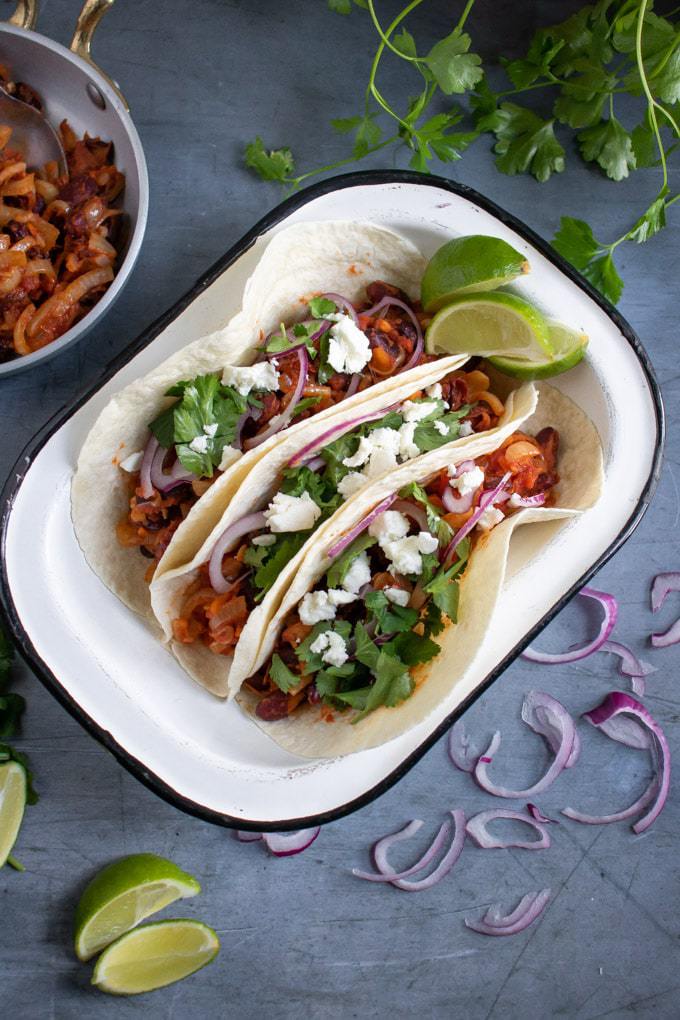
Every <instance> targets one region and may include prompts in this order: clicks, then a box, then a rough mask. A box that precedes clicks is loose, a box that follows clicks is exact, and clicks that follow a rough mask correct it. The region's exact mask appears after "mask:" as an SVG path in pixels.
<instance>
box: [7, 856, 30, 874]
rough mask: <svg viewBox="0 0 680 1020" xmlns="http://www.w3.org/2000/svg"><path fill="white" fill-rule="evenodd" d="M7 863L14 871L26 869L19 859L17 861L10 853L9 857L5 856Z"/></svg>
mask: <svg viewBox="0 0 680 1020" xmlns="http://www.w3.org/2000/svg"><path fill="white" fill-rule="evenodd" d="M7 863H8V864H9V866H10V868H14V870H15V871H25V870H26V868H25V867H24V865H23V864H22V863H21V861H18V860H17V859H16V857H14V856H12V854H10V855H9V857H8V858H7Z"/></svg>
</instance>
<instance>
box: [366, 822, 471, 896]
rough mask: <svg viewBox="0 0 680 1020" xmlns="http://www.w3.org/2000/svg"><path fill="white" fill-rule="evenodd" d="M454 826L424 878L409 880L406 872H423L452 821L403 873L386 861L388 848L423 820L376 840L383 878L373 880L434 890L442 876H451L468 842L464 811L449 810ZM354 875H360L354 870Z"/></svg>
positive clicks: (407, 888) (407, 889) (406, 888)
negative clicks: (433, 867)
mask: <svg viewBox="0 0 680 1020" xmlns="http://www.w3.org/2000/svg"><path fill="white" fill-rule="evenodd" d="M449 813H450V815H451V817H452V819H453V825H454V833H453V838H452V840H451V845H450V846H449V848H448V850H447V851H446V853H445V854H444V856H443V857H442V859H441V860H440V862H439V864H438V865H437V867H436V868H435V869H434V871H432V872H431V873H430V874H429V875H427V876H426V877H425V878H420V879H416V880H414V881H412V882H411V881H406V877H405V876H406V875H411V874H414V873H415V872H416V871H422V870H423V869H424V868H425V867H427V865H428V864H430V863H431V862H432V860H433V859H434V857H435V856H436V853H437V852H438V850H439V849H440V848H441V846H442V844H443V843H444V841H445V839H446V837H447V836H448V835H449V833H450V831H451V823H450V822H449V821H446V822H444V824H443V825H442V826H441V828H440V829H439V832H438V833H437V835H436V836H435V839H434V841H433V843H432V845H431V846H430V847H429V848H428V850H426V851H425V854H423V856H422V857H421V858H420V860H419V861H417V862H416V864H415V865H413V867H411V868H408V869H407V870H406V871H404V872H397V871H395V870H394V868H393V867H392V866H391V865H390V864H389V862H388V860H387V850H388V849H389V848H390V847H391V846H393V845H394V843H396V842H399V841H401V840H403V839H409V838H410V837H411V836H412V835H413V834H414V833H415V832H417V831H418V829H420V827H421V826H422V824H423V823H422V822H421V821H420V820H419V819H415V820H414V821H412V822H410V823H409V824H408V825H407V826H405V827H404V828H403V829H402V830H401V832H396V833H393V834H392V835H391V836H386V837H385V838H383V839H381V840H379V841H378V843H376V845H375V847H374V855H373V856H374V860H375V865H376V867H377V868H378V870H379V871H380V872H381V873H382V875H383V878H376V877H372V878H371V881H374V882H376V881H388V882H389V883H390V884H391V885H394V886H396V888H397V889H402V890H403V891H404V892H423V891H424V890H425V889H431V888H432V887H433V886H434V885H436V884H437V883H438V882H441V880H442V879H443V878H445V877H446V875H448V873H449V872H450V871H451V870H452V868H453V867H454V865H455V864H456V862H457V860H458V858H459V857H460V855H461V853H462V851H463V845H464V843H465V813H464V812H463V811H460V810H455V811H451V812H449ZM435 844H437V850H435V851H434V852H433V849H432V847H433V846H434V845H435ZM353 874H355V875H356V874H358V873H357V871H356V870H355V871H354V872H353ZM359 877H361V878H366V877H368V873H366V872H361V873H359Z"/></svg>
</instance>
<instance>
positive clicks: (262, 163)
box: [244, 136, 295, 182]
mask: <svg viewBox="0 0 680 1020" xmlns="http://www.w3.org/2000/svg"><path fill="white" fill-rule="evenodd" d="M244 158H245V163H246V166H247V167H248V168H249V169H250V170H254V171H255V173H256V174H259V176H260V177H261V178H262V180H263V181H282V182H285V181H288V180H289V177H290V174H292V172H293V170H294V169H295V161H294V159H293V154H292V152H291V151H290V149H288V148H283V149H270V151H269V152H267V150H266V149H265V147H264V143H263V141H262V139H261V138H260V137H259V136H258V137H257V138H256V139H255V141H254V142H249V143H248V145H246V151H245V157H244Z"/></svg>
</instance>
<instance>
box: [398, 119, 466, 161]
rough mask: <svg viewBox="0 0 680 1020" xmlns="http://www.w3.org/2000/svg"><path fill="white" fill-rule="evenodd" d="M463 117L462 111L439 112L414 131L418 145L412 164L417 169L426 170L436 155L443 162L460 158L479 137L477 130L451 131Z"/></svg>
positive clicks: (414, 139)
mask: <svg viewBox="0 0 680 1020" xmlns="http://www.w3.org/2000/svg"><path fill="white" fill-rule="evenodd" d="M461 119H462V113H461V112H460V111H458V110H453V111H451V112H450V113H438V114H435V116H434V117H430V119H429V120H427V121H425V123H424V124H422V125H421V126H420V127H419V128H417V130H415V131H414V132H413V141H414V144H415V145H416V151H415V152H414V154H413V156H412V158H411V162H410V166H411V167H413V169H415V170H426V169H427V164H428V163H429V161H430V160H431V159H432V158H433V156H436V157H437V159H440V160H441V161H442V162H443V163H453V162H454V161H455V160H457V159H460V158H461V156H462V154H463V153H464V152H465V150H466V149H467V147H468V146H469V145H470V144H471V143H472V142H473V141H474V140H475V139H476V138H478V137H479V135H478V132H477V131H458V132H451V130H450V128H451V127H453V126H454V125H455V124H457V123H458V122H459V121H460V120H461Z"/></svg>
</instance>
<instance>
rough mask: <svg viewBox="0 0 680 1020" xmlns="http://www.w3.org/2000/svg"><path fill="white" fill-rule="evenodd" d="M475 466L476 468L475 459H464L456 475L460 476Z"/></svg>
mask: <svg viewBox="0 0 680 1020" xmlns="http://www.w3.org/2000/svg"><path fill="white" fill-rule="evenodd" d="M474 468H475V462H474V460H462V461H461V462H460V464H459V465H458V467H457V468H456V474H455V477H456V478H460V476H461V475H464V474H465V473H466V472H467V471H473V470H474Z"/></svg>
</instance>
